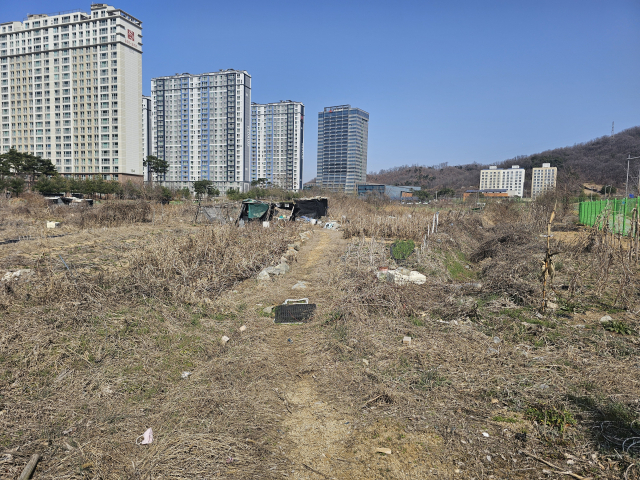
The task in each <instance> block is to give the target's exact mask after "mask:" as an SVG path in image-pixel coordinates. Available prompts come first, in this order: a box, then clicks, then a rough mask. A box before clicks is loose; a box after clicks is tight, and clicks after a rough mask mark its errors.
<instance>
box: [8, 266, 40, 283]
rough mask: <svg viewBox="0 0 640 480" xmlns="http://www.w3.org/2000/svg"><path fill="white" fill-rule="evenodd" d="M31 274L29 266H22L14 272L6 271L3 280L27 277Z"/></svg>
mask: <svg viewBox="0 0 640 480" xmlns="http://www.w3.org/2000/svg"><path fill="white" fill-rule="evenodd" d="M31 275H33V272H32V271H31V269H29V268H23V269H21V270H16V271H15V272H7V273H5V274H4V275H3V277H2V281H3V282H10V281H11V280H19V279H20V278H21V277H28V276H31Z"/></svg>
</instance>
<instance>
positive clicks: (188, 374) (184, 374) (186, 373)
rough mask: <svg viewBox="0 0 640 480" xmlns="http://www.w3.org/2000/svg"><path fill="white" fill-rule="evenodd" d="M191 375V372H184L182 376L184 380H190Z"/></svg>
mask: <svg viewBox="0 0 640 480" xmlns="http://www.w3.org/2000/svg"><path fill="white" fill-rule="evenodd" d="M190 375H191V372H182V375H180V376H181V377H182V378H189V376H190Z"/></svg>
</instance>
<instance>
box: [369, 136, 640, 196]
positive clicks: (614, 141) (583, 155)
mask: <svg viewBox="0 0 640 480" xmlns="http://www.w3.org/2000/svg"><path fill="white" fill-rule="evenodd" d="M629 153H631V155H632V156H640V127H633V128H629V129H627V130H623V131H622V132H620V133H617V134H615V135H614V136H613V137H611V136H606V137H600V138H597V139H595V140H591V141H589V142H585V143H579V144H576V145H573V146H571V147H563V148H556V149H553V150H547V151H544V152H541V153H536V154H533V155H522V156H518V157H515V158H512V159H508V160H505V161H502V162H499V163H497V165H498V166H500V167H503V168H508V167H510V166H511V165H520V166H521V167H523V168H525V169H526V170H527V176H526V178H527V181H526V182H525V192H528V191H530V188H531V185H530V178H531V169H532V168H534V167H537V166H540V165H542V163H551V165H552V166H556V167H558V180H559V184H560V185H562V187H563V188H565V189H567V190H570V191H576V190H578V189H579V187H580V185H581V184H582V183H584V182H592V183H597V184H609V183H611V184H613V185H615V186H616V187H618V188H622V189H623V188H624V183H625V181H626V174H627V170H626V169H627V162H626V160H625V159H626V158H627V155H628V154H629ZM482 168H485V166H484V165H480V164H478V163H473V164H468V165H458V166H448V165H447V164H446V163H442V164H439V165H434V166H420V165H411V166H409V165H403V166H400V167H393V168H390V169H387V170H380V171H379V172H373V173H370V174H368V175H367V181H368V182H370V183H385V184H390V185H422V186H423V187H424V188H427V189H429V190H431V189H436V188H438V189H439V188H443V187H450V188H454V189H455V190H464V189H467V188H470V187H476V188H477V186H478V179H479V172H480V169H482ZM634 170H635V174H632V175H631V176H632V177H635V182H631V180H630V183H634V184H637V177H638V164H637V163H636V168H635V169H634Z"/></svg>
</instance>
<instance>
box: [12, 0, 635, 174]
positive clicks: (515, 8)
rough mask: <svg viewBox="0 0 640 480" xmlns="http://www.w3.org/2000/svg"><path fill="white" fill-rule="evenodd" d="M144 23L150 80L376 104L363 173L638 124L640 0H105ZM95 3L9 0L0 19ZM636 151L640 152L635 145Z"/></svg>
mask: <svg viewBox="0 0 640 480" xmlns="http://www.w3.org/2000/svg"><path fill="white" fill-rule="evenodd" d="M107 3H110V4H112V5H115V6H117V7H119V8H122V9H123V10H125V11H127V12H128V13H130V14H131V15H134V16H135V17H137V18H139V19H140V20H142V22H143V35H144V39H143V40H144V55H143V75H144V84H143V91H144V92H145V93H147V94H148V93H149V92H150V80H151V78H152V77H154V76H160V75H171V74H174V73H176V72H190V73H202V72H207V71H216V70H219V69H221V68H225V69H226V68H235V69H240V70H247V71H248V72H249V73H250V74H251V76H252V79H253V80H252V100H253V101H256V102H272V101H278V100H283V99H292V100H299V101H302V102H304V104H305V106H306V112H307V115H306V131H305V133H306V134H305V168H304V170H305V181H306V180H309V179H311V178H312V177H314V176H315V173H316V143H317V113H318V112H319V111H320V110H321V109H322V108H323V107H325V106H331V105H341V104H347V103H349V104H351V105H353V106H357V107H359V108H362V109H364V110H366V111H368V112H369V113H370V115H371V119H370V125H369V163H368V170H369V171H374V170H379V169H380V168H388V167H390V166H394V165H402V164H414V163H417V164H423V165H430V164H435V163H440V162H449V163H450V164H460V163H469V162H473V161H477V162H480V163H491V162H496V161H501V160H504V159H507V158H511V157H513V156H515V155H524V154H530V153H536V152H539V151H542V150H546V149H549V148H555V147H562V146H566V145H572V144H574V143H578V142H583V141H587V140H590V139H592V138H595V137H599V136H602V135H606V134H609V133H610V132H611V122H612V121H615V128H616V131H620V130H622V129H625V128H629V127H632V126H635V125H639V124H640V62H639V59H640V2H638V1H637V0H619V1H614V2H607V1H603V0H597V1H589V0H583V1H562V0H554V1H541V0H535V1H518V0H515V1H514V0H511V1H457V2H456V1H446V2H445V1H427V0H421V1H413V0H395V1H392V0H387V1H376V0H322V1H300V0H296V1H282V0H270V1H264V0H260V1H256V0H245V1H243V2H225V1H212V0H183V1H163V0H153V1H152V0H129V1H120V0H118V1H116V0H114V1H113V2H107ZM89 7H90V1H81V0H60V1H54V0H46V1H45V0H21V1H15V2H10V1H8V0H3V1H2V9H1V10H0V21H9V20H16V19H22V18H23V17H24V16H25V15H26V14H27V13H49V12H55V11H59V10H70V9H75V8H81V9H84V10H86V11H88V10H89ZM633 153H635V154H637V155H640V152H633Z"/></svg>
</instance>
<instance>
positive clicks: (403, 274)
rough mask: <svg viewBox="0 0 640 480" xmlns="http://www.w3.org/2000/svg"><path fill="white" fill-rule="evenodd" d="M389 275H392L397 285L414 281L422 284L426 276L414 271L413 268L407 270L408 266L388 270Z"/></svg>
mask: <svg viewBox="0 0 640 480" xmlns="http://www.w3.org/2000/svg"><path fill="white" fill-rule="evenodd" d="M388 275H389V276H392V277H393V279H394V282H395V283H396V284H397V285H406V284H408V283H415V284H417V285H422V284H423V283H425V282H426V281H427V277H426V276H424V275H423V274H421V273H420V272H416V271H415V270H409V269H408V268H398V269H397V270H389V272H388Z"/></svg>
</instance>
